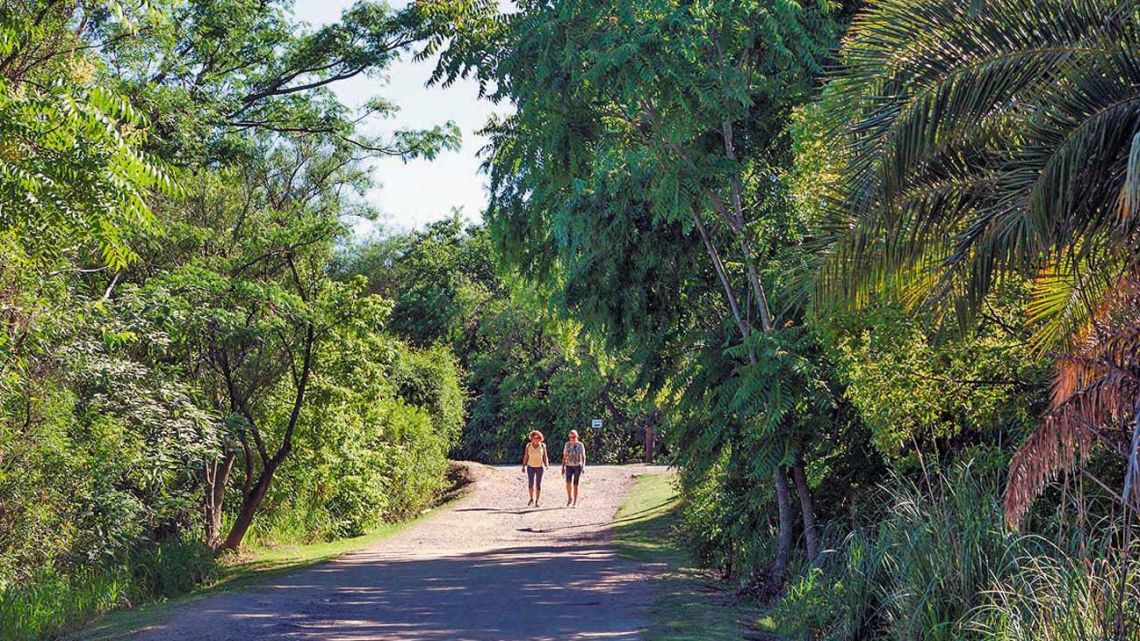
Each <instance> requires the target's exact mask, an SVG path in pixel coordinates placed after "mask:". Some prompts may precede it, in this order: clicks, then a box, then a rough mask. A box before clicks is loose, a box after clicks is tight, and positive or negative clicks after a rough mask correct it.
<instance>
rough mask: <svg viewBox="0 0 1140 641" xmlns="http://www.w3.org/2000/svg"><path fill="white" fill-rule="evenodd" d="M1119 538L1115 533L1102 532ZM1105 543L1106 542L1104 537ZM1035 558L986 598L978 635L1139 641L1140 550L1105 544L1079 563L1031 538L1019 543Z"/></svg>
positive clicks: (1024, 560)
mask: <svg viewBox="0 0 1140 641" xmlns="http://www.w3.org/2000/svg"><path fill="white" fill-rule="evenodd" d="M1106 530H1107V531H1108V532H1113V533H1115V534H1119V528H1115V527H1109V528H1106ZM1106 538H1110V537H1106ZM1021 540H1022V541H1023V542H1024V543H1023V544H1024V547H1025V548H1027V549H1032V548H1035V547H1036V548H1038V550H1039V551H1038V553H1036V554H1024V555H1022V556H1021V557H1019V558H1018V563H1017V568H1016V570H1015V571H1013V572H1011V573H1010V574H1009V576H1007V577H1005V578H1004V580H1001V581H998V582H996V583H995V585H994V586H993V588H992V589H991V590H990V591H989V592H988V594H987V595H986V596H987V601H988V603H987V605H985V606H984V607H982V608H979V611H978V612H977V613H976V614H977V619H978V621H977V625H976V627H977V629H978V630H979V632H981V634H982V636H983V637H985V638H986V639H992V640H993V641H1094V640H1095V641H1100V640H1107V639H1112V640H1114V641H1132V640H1134V639H1140V562H1138V561H1137V558H1138V557H1137V555H1138V554H1140V548H1138V546H1133V549H1132V550H1131V553H1130V554H1127V555H1124V554H1122V552H1121V551H1120V550H1119V548H1117V549H1116V550H1115V551H1114V550H1113V547H1112V542H1111V541H1110V540H1105V541H1103V545H1098V546H1093V549H1098V550H1102V552H1101V554H1100V555H1099V556H1096V557H1093V558H1083V557H1080V556H1078V555H1075V554H1069V553H1067V552H1065V551H1064V550H1062V549H1061V548H1059V547H1055V546H1053V545H1052V544H1050V543H1047V542H1044V541H1041V540H1038V541H1033V540H1032V537H1023V538H1022V539H1021Z"/></svg>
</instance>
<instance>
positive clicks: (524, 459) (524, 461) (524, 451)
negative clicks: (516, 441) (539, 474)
mask: <svg viewBox="0 0 1140 641" xmlns="http://www.w3.org/2000/svg"><path fill="white" fill-rule="evenodd" d="M526 448H527V446H526V445H524V446H523V460H522V468H523V471H524V472H525V471H526Z"/></svg>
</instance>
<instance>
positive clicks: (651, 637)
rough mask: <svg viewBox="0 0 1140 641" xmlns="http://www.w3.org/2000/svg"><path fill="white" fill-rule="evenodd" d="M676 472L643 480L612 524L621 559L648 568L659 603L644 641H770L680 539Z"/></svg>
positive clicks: (749, 609)
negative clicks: (675, 483) (701, 567)
mask: <svg viewBox="0 0 1140 641" xmlns="http://www.w3.org/2000/svg"><path fill="white" fill-rule="evenodd" d="M675 479H676V475H675V473H673V472H672V471H670V472H666V473H656V474H653V473H650V474H640V475H638V478H637V483H636V484H635V485H634V486H633V488H632V489H631V490H630V492H629V494H628V495H627V496H626V497H625V500H624V501H623V502H622V504H621V506H620V507H619V508H618V511H617V514H615V515H614V520H613V523H612V535H613V542H614V545H615V546H616V548H617V552H618V554H619V555H621V556H622V557H624V558H626V559H630V560H632V561H636V562H639V563H642V564H644V565H646V566H647V567H648V568H650V570H651V572H652V574H653V576H654V579H653V583H654V588H655V602H654V605H653V608H652V610H651V621H650V624H649V626H648V629H647V630H646V632H645V635H644V639H643V641H740V640H742V639H744V640H754V641H762V640H764V641H768V640H774V639H776V637H774V636H772V635H770V634H768V633H766V632H763V631H761V630H758V629H756V628H755V627H754V625H753V624H754V622H755V621H756V620H757V619H758V618H759V616H760V609H759V608H758V607H756V606H755V605H753V604H750V603H748V602H747V600H746V599H745V598H743V597H739V596H737V595H736V594H734V593H732V591H731V586H728V585H727V584H725V583H723V582H721V581H719V580H717V579H716V577H715V576H713V575H712V574H711V573H710V572H708V571H707V570H703V569H700V567H699V564H698V563H697V562H696V561H695V560H694V559H693V556H692V554H690V553H689V551H688V550H686V549H685V547H684V544H683V542H682V541H681V540H680V538H679V536H678V533H677V531H676V530H677V524H678V523H679V520H680V518H681V516H680V513H679V508H680V505H679V504H680V500H679V497H678V495H677V492H676V489H675V487H674V482H675Z"/></svg>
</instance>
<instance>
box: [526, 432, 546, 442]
mask: <svg viewBox="0 0 1140 641" xmlns="http://www.w3.org/2000/svg"><path fill="white" fill-rule="evenodd" d="M535 434H538V442H540V443H541V442H543V441H545V440H546V437H545V436H543V435H542V432H540V431H538V430H531V431H530V434H527V435H526V436H527V438H528V439H532V438H534V435H535Z"/></svg>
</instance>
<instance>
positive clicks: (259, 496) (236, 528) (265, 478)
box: [220, 452, 287, 550]
mask: <svg viewBox="0 0 1140 641" xmlns="http://www.w3.org/2000/svg"><path fill="white" fill-rule="evenodd" d="M286 453H287V452H286ZM275 458H276V457H275ZM284 458H285V457H284V456H282V457H281V459H282V460H284ZM278 465H279V463H274V462H273V461H272V460H271V461H270V462H269V464H268V465H266V467H265V469H263V470H262V471H261V474H260V475H258V477H257V481H256V482H255V483H254V484H253V486H252V487H251V488H250V491H249V493H247V494H246V495H244V496H243V497H242V500H241V509H240V510H238V516H237V519H235V520H234V524H233V527H231V528H230V533H229V534H228V535H226V540H225V542H224V543H222V545H221V548H220V549H222V550H236V549H238V548H240V547H241V542H242V540H243V539H244V538H245V534H246V532H248V531H249V526H250V525H252V524H253V517H254V515H256V514H257V510H258V508H260V507H261V501H262V500H263V499H264V498H265V493H266V492H268V491H269V486H270V484H272V483H273V474H274V472H276V471H277V467H278Z"/></svg>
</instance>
